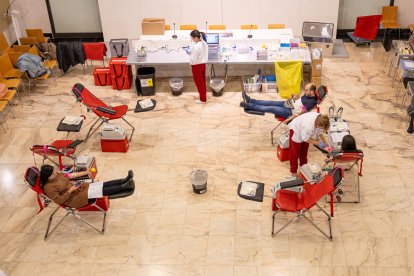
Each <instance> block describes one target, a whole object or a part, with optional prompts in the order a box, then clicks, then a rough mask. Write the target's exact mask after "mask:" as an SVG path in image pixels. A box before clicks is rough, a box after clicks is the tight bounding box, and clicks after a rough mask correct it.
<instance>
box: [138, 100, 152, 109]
mask: <svg viewBox="0 0 414 276" xmlns="http://www.w3.org/2000/svg"><path fill="white" fill-rule="evenodd" d="M139 105H140V106H141V108H148V107H152V106H153V105H154V103H153V102H152V101H151V99H145V100H142V101H140V102H139Z"/></svg>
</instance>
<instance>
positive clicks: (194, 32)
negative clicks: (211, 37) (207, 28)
mask: <svg viewBox="0 0 414 276" xmlns="http://www.w3.org/2000/svg"><path fill="white" fill-rule="evenodd" d="M190 36H191V37H197V38H199V39H203V40H204V41H206V42H207V37H206V34H205V33H203V32H200V31H199V30H192V31H191V33H190Z"/></svg>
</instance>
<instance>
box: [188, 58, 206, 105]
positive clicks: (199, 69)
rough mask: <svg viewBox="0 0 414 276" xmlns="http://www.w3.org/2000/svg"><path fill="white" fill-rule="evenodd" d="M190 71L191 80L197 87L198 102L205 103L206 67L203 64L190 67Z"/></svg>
mask: <svg viewBox="0 0 414 276" xmlns="http://www.w3.org/2000/svg"><path fill="white" fill-rule="evenodd" d="M191 71H193V79H194V83H195V85H196V86H197V90H198V94H200V101H202V102H206V101H207V86H206V65H205V64H204V63H202V64H195V65H191Z"/></svg>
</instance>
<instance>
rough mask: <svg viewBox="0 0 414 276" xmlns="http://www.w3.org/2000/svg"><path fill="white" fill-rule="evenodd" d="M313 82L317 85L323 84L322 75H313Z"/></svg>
mask: <svg viewBox="0 0 414 276" xmlns="http://www.w3.org/2000/svg"><path fill="white" fill-rule="evenodd" d="M311 82H312V83H314V84H315V85H316V87H319V86H321V85H322V77H314V76H312V80H311Z"/></svg>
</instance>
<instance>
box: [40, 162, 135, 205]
mask: <svg viewBox="0 0 414 276" xmlns="http://www.w3.org/2000/svg"><path fill="white" fill-rule="evenodd" d="M88 173H89V172H88V171H84V172H77V173H74V174H69V175H68V177H69V178H71V177H80V176H84V175H87V174H88ZM68 177H66V176H65V175H64V174H63V173H61V172H58V170H56V169H55V168H54V167H53V166H50V165H43V166H42V167H41V168H40V186H41V187H42V189H43V191H44V193H45V195H46V196H47V197H49V198H50V199H51V200H53V202H55V203H56V204H59V205H61V204H63V205H66V206H68V207H72V208H80V207H83V206H86V205H87V204H88V203H89V202H90V201H89V200H90V199H96V198H100V197H102V196H110V195H114V194H117V193H122V192H128V191H129V192H130V191H134V190H135V182H134V179H133V178H134V173H133V172H132V171H131V170H130V171H128V175H127V177H125V178H123V179H116V180H111V181H106V182H95V183H90V184H89V183H87V182H81V183H80V184H79V185H76V184H73V183H72V182H71V181H70V180H69V178H68Z"/></svg>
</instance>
